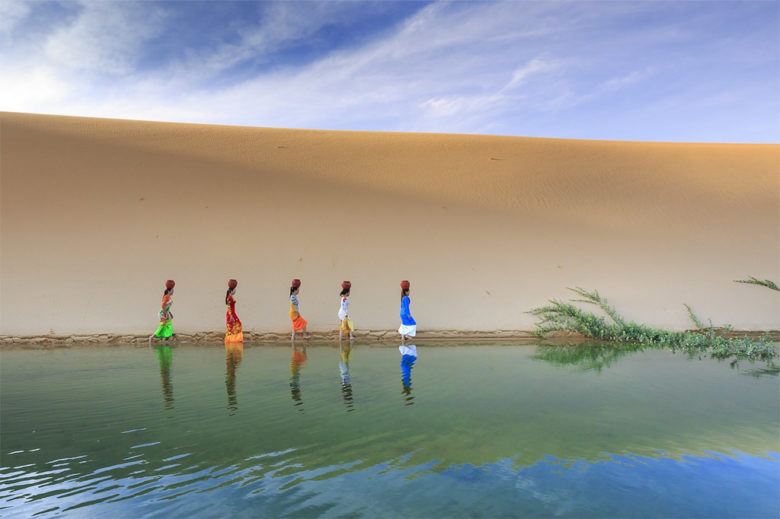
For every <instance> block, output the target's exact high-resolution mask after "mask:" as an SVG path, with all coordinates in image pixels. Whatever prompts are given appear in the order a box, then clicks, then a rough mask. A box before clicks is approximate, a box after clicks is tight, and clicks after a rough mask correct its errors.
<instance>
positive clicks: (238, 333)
mask: <svg viewBox="0 0 780 519" xmlns="http://www.w3.org/2000/svg"><path fill="white" fill-rule="evenodd" d="M237 286H238V281H236V280H235V279H231V280H230V281H228V289H227V293H226V294H225V305H227V313H226V314H225V328H226V331H225V342H226V343H228V342H244V330H243V329H242V328H241V320H240V319H239V318H238V315H236V298H235V297H233V296H234V295H235V293H236V287H237Z"/></svg>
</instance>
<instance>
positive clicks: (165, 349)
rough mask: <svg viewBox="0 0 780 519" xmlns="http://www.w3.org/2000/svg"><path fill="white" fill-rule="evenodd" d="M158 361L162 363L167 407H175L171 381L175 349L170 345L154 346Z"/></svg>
mask: <svg viewBox="0 0 780 519" xmlns="http://www.w3.org/2000/svg"><path fill="white" fill-rule="evenodd" d="M154 353H155V355H157V362H158V363H159V364H160V378H162V392H163V400H165V407H166V408H167V409H172V408H173V383H172V382H171V364H172V363H173V351H172V350H171V347H170V346H163V345H162V344H161V345H158V346H155V347H154Z"/></svg>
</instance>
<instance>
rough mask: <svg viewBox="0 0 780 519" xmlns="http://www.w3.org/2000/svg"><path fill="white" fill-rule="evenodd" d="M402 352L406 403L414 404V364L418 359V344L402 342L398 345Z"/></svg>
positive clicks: (402, 375)
mask: <svg viewBox="0 0 780 519" xmlns="http://www.w3.org/2000/svg"><path fill="white" fill-rule="evenodd" d="M398 350H399V351H400V352H401V384H402V386H403V389H402V391H403V394H405V395H406V405H412V404H413V403H414V401H413V400H414V397H413V396H411V395H412V366H414V362H415V361H416V360H417V346H415V345H414V344H410V345H408V346H407V345H406V344H401V345H400V346H399V347H398Z"/></svg>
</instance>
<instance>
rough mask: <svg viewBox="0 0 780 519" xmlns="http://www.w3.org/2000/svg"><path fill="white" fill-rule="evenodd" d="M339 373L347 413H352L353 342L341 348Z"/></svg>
mask: <svg viewBox="0 0 780 519" xmlns="http://www.w3.org/2000/svg"><path fill="white" fill-rule="evenodd" d="M339 357H340V360H339V372H340V373H341V394H342V396H343V397H344V405H346V406H347V411H352V409H353V407H354V404H353V402H352V381H351V380H350V379H349V361H350V360H351V359H352V341H349V343H346V344H341V345H340V346H339Z"/></svg>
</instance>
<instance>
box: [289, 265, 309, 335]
mask: <svg viewBox="0 0 780 519" xmlns="http://www.w3.org/2000/svg"><path fill="white" fill-rule="evenodd" d="M300 290H301V280H300V279H293V280H292V284H291V285H290V320H292V336H291V338H290V339H291V340H292V342H293V343H295V332H300V331H302V332H303V333H304V334H305V336H304V337H305V338H306V339H308V338H309V331H308V328H307V325H308V324H309V323H307V322H306V319H304V318H303V317H302V316H301V309H300V305H299V304H298V292H300Z"/></svg>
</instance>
